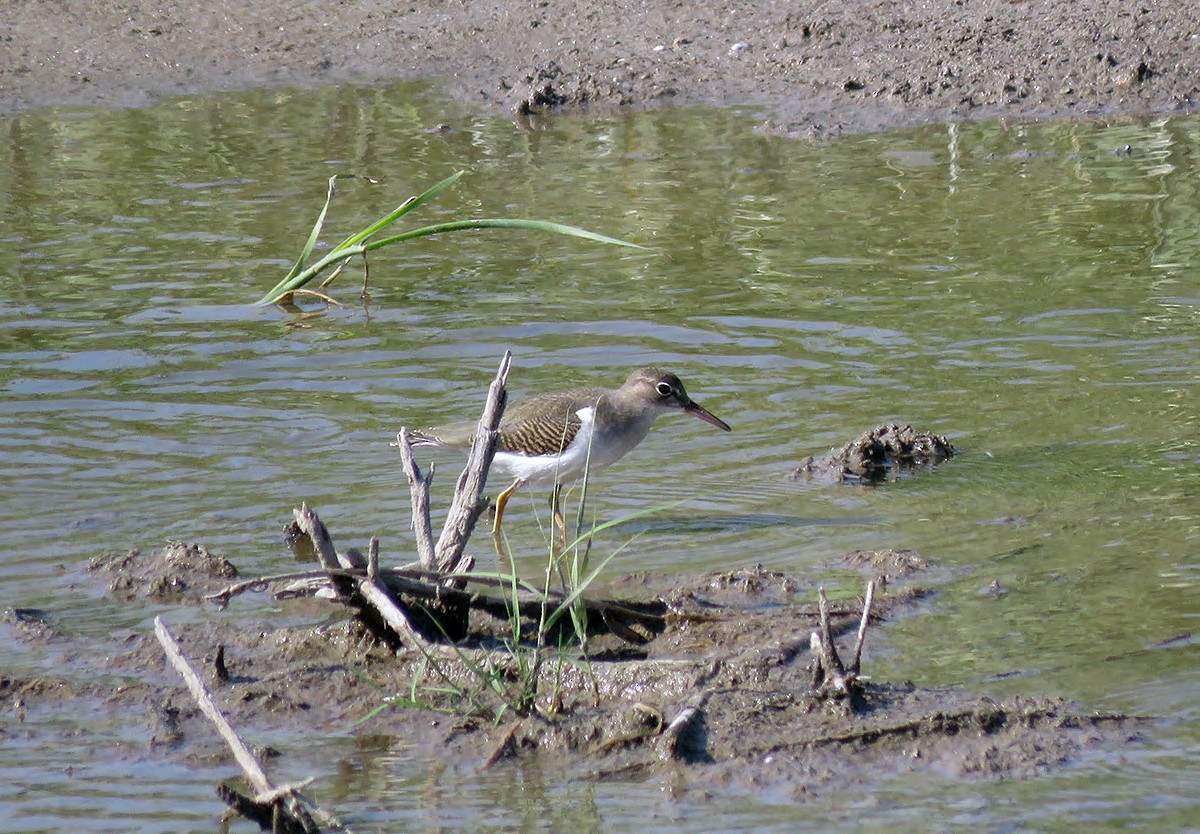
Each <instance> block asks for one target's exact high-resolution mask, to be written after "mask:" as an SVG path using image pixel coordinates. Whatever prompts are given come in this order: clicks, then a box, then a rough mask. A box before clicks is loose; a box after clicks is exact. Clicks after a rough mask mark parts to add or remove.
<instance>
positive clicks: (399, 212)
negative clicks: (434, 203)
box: [332, 171, 464, 252]
mask: <svg viewBox="0 0 1200 834" xmlns="http://www.w3.org/2000/svg"><path fill="white" fill-rule="evenodd" d="M463 173H464V172H463V171H455V172H454V173H453V174H451V175H450V176H448V177H446V178H445V179H444V180H442V181H441V182H439V183H436V184H434V185H433V186H431V187H429V188H427V189H425V191H423V192H421V193H420V194H418V195H417V196H415V197H409V198H408V199H407V200H405V201H404V202H403V203H401V204H400V205H398V206H396V207H395V208H394V209H392V210H391V211H390V212H388V213H387V214H385V215H384V216H383V217H381V218H379V219H378V220H376V221H375V222H374V223H372V224H371V225H370V226H367V228H365V229H363V230H362V231H360V232H355V233H354V234H352V235H350V237H348V238H346V239H345V240H343V241H342V242H341V243H339V244H338V245H337V246H335V247H333V249H332V251H334V252H337V251H338V250H340V249H345V248H346V247H349V246H353V245H355V244H356V243H359V242H360V241H363V240H366V239H367V238H369V237H370V236H371V235H373V234H375V233H376V232H378V231H379V230H380V229H384V228H387V227H388V226H390V225H391V224H393V223H395V222H396V221H397V220H399V219H400V218H401V217H403V216H404V215H406V214H408V213H409V212H410V211H412V210H413V209H415V208H417V207H418V206H420V205H421V204H422V203H426V202H428V201H429V200H432V199H433V198H434V197H436V196H437V195H438V194H441V193H442V192H443V191H445V190H446V189H447V188H449V187H450V186H452V185H454V183H456V182H458V180H459V178H460V177H461V176H462V175H463Z"/></svg>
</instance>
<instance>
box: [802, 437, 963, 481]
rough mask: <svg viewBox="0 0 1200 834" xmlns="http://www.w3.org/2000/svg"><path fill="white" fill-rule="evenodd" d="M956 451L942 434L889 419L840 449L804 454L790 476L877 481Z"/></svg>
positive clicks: (943, 458) (947, 456)
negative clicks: (818, 455) (803, 457)
mask: <svg viewBox="0 0 1200 834" xmlns="http://www.w3.org/2000/svg"><path fill="white" fill-rule="evenodd" d="M956 452H957V450H956V449H955V448H954V446H952V445H951V444H950V441H948V440H947V439H946V438H945V437H942V436H941V435H937V434H933V433H931V432H919V431H917V430H916V429H914V428H913V427H912V426H907V425H906V426H900V425H898V424H896V423H887V424H884V425H881V426H876V427H875V428H873V429H871V430H870V431H866V432H863V433H862V434H860V435H859V436H858V437H856V438H854V439H853V440H851V441H850V442H849V443H847V444H846V445H845V446H842V447H841V448H840V449H831V450H830V451H829V454H826V455H821V456H820V457H811V456H810V457H808V458H805V459H804V461H803V462H802V463H801V464H800V465H799V466H798V467H797V468H796V469H795V471H793V472H792V474H791V478H792V479H793V480H799V479H806V480H818V481H829V482H834V483H850V482H853V483H862V482H876V481H882V480H884V479H885V478H887V477H888V476H890V475H895V474H899V473H901V472H905V471H911V470H913V469H923V468H931V467H933V466H935V465H937V464H939V463H941V462H942V461H944V460H948V459H950V458H951V457H953V456H954V454H955V453H956Z"/></svg>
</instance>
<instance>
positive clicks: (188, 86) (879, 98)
mask: <svg viewBox="0 0 1200 834" xmlns="http://www.w3.org/2000/svg"><path fill="white" fill-rule="evenodd" d="M1195 19H1196V15H1195V8H1194V3H1192V2H1191V0H1158V2H1153V3H1151V2H1145V3H1141V2H1130V0H1079V2H1070V3H1063V2H1055V0H1024V1H1023V2H1021V1H1020V0H1018V2H1003V1H1002V0H949V1H948V2H945V3H928V2H923V0H846V1H845V2H841V3H828V2H812V1H811V0H808V1H807V2H794V3H775V2H768V0H748V2H737V3H734V2H710V3H702V4H689V3H670V4H663V3H650V4H646V3H641V2H627V1H624V0H618V2H611V3H597V2H576V1H575V0H538V2H536V3H531V2H521V1H520V0H485V1H484V2H480V1H479V0H449V2H437V3H423V2H416V3H413V2H396V0H340V2H329V1H328V0H287V1H286V2H285V0H256V2H254V3H245V2H234V0H212V2H208V3H172V2H168V3H155V4H139V3H125V2H110V1H109V0H103V1H102V0H80V1H79V2H67V0H22V2H19V3H9V4H6V9H5V22H4V27H3V28H2V29H0V49H2V50H3V52H0V112H4V111H13V110H19V109H25V108H30V107H36V106H41V105H47V104H62V103H86V104H96V103H100V104H116V105H127V104H142V103H146V102H148V101H150V100H152V99H153V98H154V97H156V96H160V95H163V94H171V93H177V92H190V91H202V90H210V89H229V88H245V87H250V86H259V85H267V84H296V85H302V86H311V85H315V84H321V83H330V82H336V81H346V80H354V81H378V80H385V79H394V78H417V77H421V78H441V79H443V80H445V81H446V90H447V92H448V93H449V94H450V95H452V96H455V97H457V98H459V99H461V100H464V101H467V102H470V103H475V104H479V105H481V106H483V107H485V108H492V109H495V110H497V111H507V112H523V111H528V110H531V109H532V110H535V111H537V110H543V109H547V108H555V107H579V106H589V107H593V106H594V107H601V108H609V107H623V106H631V105H632V106H645V105H649V106H661V105H665V104H678V103H694V102H714V103H722V104H755V105H764V106H765V107H766V112H767V113H768V114H769V116H768V119H767V121H766V123H765V125H764V126H765V127H767V128H768V129H774V130H779V131H782V132H787V133H821V132H829V131H837V130H844V129H853V130H859V129H873V128H882V127H888V126H894V125H901V124H909V123H914V122H920V121H928V120H931V119H941V118H947V117H952V118H964V117H965V118H977V117H983V116H993V115H1009V116H1019V117H1031V116H1061V115H1082V114H1114V113H1125V114H1130V113H1148V112H1155V113H1161V112H1180V111H1189V110H1191V109H1193V108H1194V107H1195V106H1196V102H1197V101H1198V100H1200V39H1197V38H1196V37H1195V36H1194V35H1195Z"/></svg>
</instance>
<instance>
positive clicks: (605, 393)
mask: <svg viewBox="0 0 1200 834" xmlns="http://www.w3.org/2000/svg"><path fill="white" fill-rule="evenodd" d="M671 411H682V412H684V413H686V414H694V415H695V416H697V417H699V418H700V419H701V420H703V421H705V422H706V423H711V424H712V425H714V426H716V427H717V428H719V429H724V430H725V431H729V430H730V428H729V426H728V425H727V424H726V423H725V421H724V420H721V419H720V418H718V417H716V416H714V415H713V414H711V413H710V412H709V411H708V410H706V409H704V408H702V407H701V406H700V405H698V404H696V403H694V402H692V399H691V398H690V397H689V396H688V395H687V391H685V390H684V388H683V383H682V382H680V381H679V377H677V376H675V374H673V373H669V372H667V371H663V370H660V369H658V368H642V369H641V370H638V371H634V372H633V373H632V374H630V375H629V378H628V379H626V380H625V384H624V385H622V386H621V387H620V388H573V389H570V390H567V391H553V392H550V393H547V394H541V395H539V396H536V397H532V398H530V399H528V400H522V401H520V402H518V403H515V404H513V405H512V406H510V407H509V408H508V409H506V410H505V412H504V417H503V418H502V419H501V420H500V427H499V434H500V438H499V444H498V445H497V447H496V456H495V458H493V460H492V468H491V470H490V472H492V473H498V474H501V475H503V476H505V477H506V478H509V479H511V480H512V485H511V486H509V487H508V488H507V489H505V490H504V491H503V492H501V493H500V494H499V495H498V496H497V497H496V519H495V521H494V522H493V524H492V534H493V535H498V534H499V531H500V520H501V518H502V517H503V515H504V505H505V504H507V503H508V499H509V497H510V496H512V494H513V493H514V492H515V491H516V490H517V488H518V487H521V486H524V485H526V484H531V485H534V486H551V485H553V486H554V487H555V490H556V493H555V494H556V495H557V489H558V487H560V486H561V485H562V484H564V483H568V482H570V481H575V480H578V479H579V478H580V477H582V476H583V473H584V469H585V468H587V469H588V470H589V471H595V470H597V469H599V468H601V467H604V466H608V465H609V464H612V463H615V462H616V461H618V460H620V459H621V458H622V457H624V456H625V455H626V454H627V453H628V452H629V451H630V450H631V449H633V447H634V446H636V445H638V444H639V443H641V442H642V439H643V438H645V436H646V435H647V434H648V433H649V431H650V426H651V424H653V423H654V418H656V417H658V416H659V415H660V414H666V413H668V412H671ZM476 426H477V423H474V422H471V423H455V424H453V425H449V426H441V427H438V428H431V429H425V430H424V431H414V432H412V433H411V434H410V435H409V437H410V438H411V440H412V443H413V445H414V446H441V447H445V448H451V449H468V448H470V446H471V442H472V440H473V439H474V437H475V428H476ZM558 521H559V523H560V524H561V517H559V518H558Z"/></svg>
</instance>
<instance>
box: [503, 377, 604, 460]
mask: <svg viewBox="0 0 1200 834" xmlns="http://www.w3.org/2000/svg"><path fill="white" fill-rule="evenodd" d="M603 393H604V390H603V389H601V388H596V389H592V388H581V389H578V390H575V391H564V392H562V393H557V394H543V395H541V396H539V397H534V398H532V399H529V400H522V401H521V402H518V403H515V404H513V405H512V406H510V407H509V408H508V409H507V410H506V411H505V412H504V418H503V419H502V420H501V421H500V448H501V449H502V450H504V451H506V452H520V453H522V454H526V455H550V454H556V453H558V452H561V451H562V450H563V449H565V448H567V446H569V445H570V444H571V441H572V440H574V439H575V435H577V434H579V429H580V428H582V427H583V420H581V419H580V417H579V415H578V414H577V413H576V412H578V411H579V410H580V409H581V408H591V407H593V406H595V404H596V401H597V400H598V399H599V398H600V395H601V394H603Z"/></svg>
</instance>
